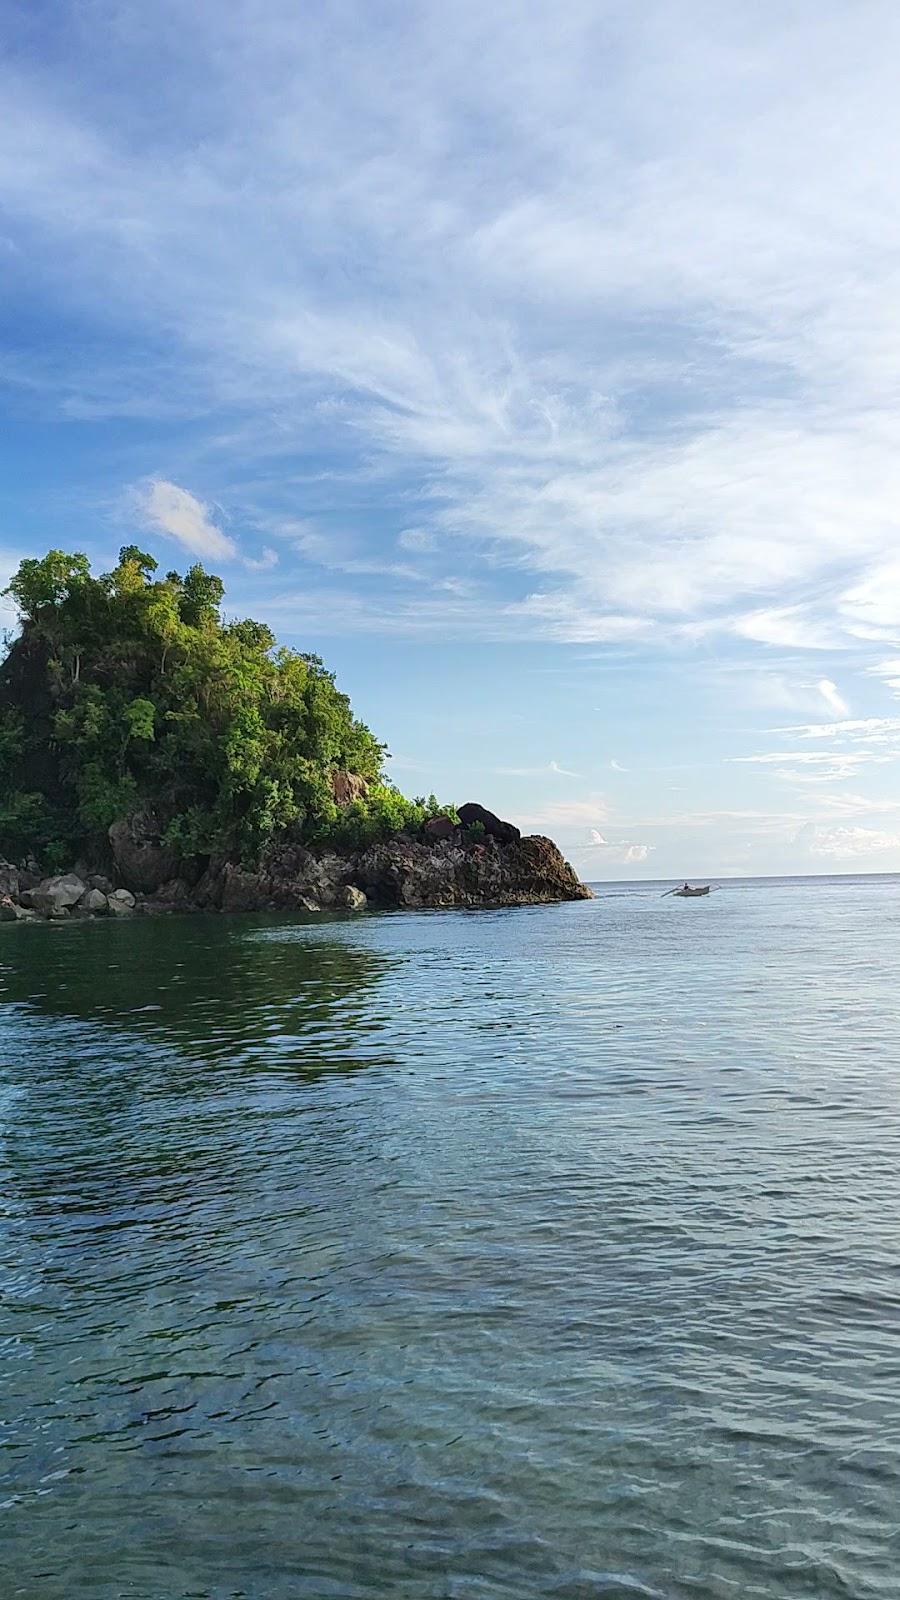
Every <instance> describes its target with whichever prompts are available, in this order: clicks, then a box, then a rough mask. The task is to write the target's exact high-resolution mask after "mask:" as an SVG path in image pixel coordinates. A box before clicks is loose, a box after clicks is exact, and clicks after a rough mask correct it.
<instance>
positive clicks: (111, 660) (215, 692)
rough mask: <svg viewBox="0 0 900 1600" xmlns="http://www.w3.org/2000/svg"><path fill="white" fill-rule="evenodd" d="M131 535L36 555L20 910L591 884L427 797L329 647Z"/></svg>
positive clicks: (491, 895) (24, 917)
mask: <svg viewBox="0 0 900 1600" xmlns="http://www.w3.org/2000/svg"><path fill="white" fill-rule="evenodd" d="M157 572H158V567H157V563H156V561H155V560H154V559H153V557H152V556H151V555H148V554H147V553H146V552H145V551H143V550H141V549H139V548H138V547H137V546H136V545H126V546H125V547H124V548H123V549H122V550H121V551H120V553H119V561H118V564H117V565H116V567H115V568H114V569H113V571H111V572H108V573H103V574H100V575H94V574H93V573H92V571H91V568H90V563H89V562H88V560H87V558H86V557H85V556H84V555H82V554H67V553H66V552H64V551H60V550H51V551H50V552H49V553H48V554H47V555H46V556H44V557H43V558H42V559H37V558H32V559H28V560H25V561H23V562H22V563H21V564H20V566H19V569H18V571H17V572H16V573H15V575H14V577H13V578H12V580H11V582H10V584H9V588H8V589H7V590H6V593H7V595H9V596H10V597H11V598H12V600H13V601H14V603H15V605H16V607H17V610H18V613H19V617H20V623H21V625H20V629H19V631H18V632H17V633H16V634H15V635H14V636H13V637H12V638H11V639H9V640H8V641H7V646H6V650H5V655H4V657H3V660H2V663H0V921H31V920H36V919H38V918H41V917H43V918H51V919H62V918H70V917H85V916H87V917H91V916H124V917H127V916H132V915H134V914H135V913H136V912H144V913H154V912H167V911H260V910H284V911H309V912H313V911H322V910H348V911H359V910H364V909H365V908H366V907H367V906H370V905H371V906H380V907H381V906H384V907H389V906H394V907H403V906H406V907H443V906H464V907H473V908H474V907H481V906H485V907H486V906H513V905H530V904H540V903H546V902H552V901H564V900H582V899H589V898H590V890H589V889H588V888H587V887H586V886H585V885H584V884H583V883H581V882H580V881H579V879H578V877H577V875H576V874H575V872H574V871H573V869H572V868H571V866H570V865H569V864H568V862H566V861H565V860H564V859H563V857H562V855H561V854H560V852H559V850H558V849H557V847H556V845H555V844H554V843H553V842H552V840H550V839H547V838H544V837H541V836H531V837H522V836H521V834H520V832H519V830H518V829H517V828H515V827H514V826H513V825H512V824H511V823H508V822H504V821H502V820H501V819H500V818H499V817H497V816H496V815H495V814H494V813H493V812H492V811H490V810H488V809H486V808H485V807H484V806H481V805H479V804H477V803H475V802H468V803H466V804H464V805H460V806H458V807H457V806H453V805H445V804H441V803H439V802H438V800H437V799H436V798H435V796H434V795H431V796H429V797H427V798H425V797H419V798H416V799H412V800H411V799H408V798H406V797H405V796H404V795H403V794H401V792H400V791H399V790H398V789H397V788H396V787H395V785H394V784H393V783H391V782H390V781H389V779H388V778H387V777H386V776H385V773H384V763H385V760H386V758H387V749H386V746H385V745H384V744H383V743H381V742H380V741H379V740H378V739H377V738H376V737H375V735H374V734H373V733H372V732H371V731H370V729H369V728H368V727H367V726H366V725H365V723H363V722H361V721H360V720H359V718H357V717H356V716H355V715H354V713H353V710H352V707H351V705H350V702H349V700H348V698H347V696H346V695H344V694H342V693H341V691H340V690H339V689H338V687H337V685H336V683H335V680H334V675H333V674H332V673H331V672H329V671H328V670H327V668H326V667H325V665H324V663H323V661H322V660H321V658H320V657H319V656H317V655H313V654H307V653H303V652H300V651H296V650H291V649H287V648H285V647H283V646H279V645H278V643H277V641H276V639H275V636H274V634H273V633H272V632H271V630H270V629H269V628H268V627H267V626H266V625H265V624H264V623H261V622H254V621H251V620H249V619H243V620H224V619H223V616H222V609H221V608H222V601H223V597H224V586H223V584H222V581H221V579H219V578H218V577H216V576H215V575H214V574H212V573H208V572H206V571H205V570H204V568H203V567H202V566H201V565H199V564H196V565H194V566H192V567H191V568H190V570H189V571H188V572H187V573H185V574H183V575H182V574H179V573H177V572H168V573H166V575H165V576H164V577H162V578H160V577H158V576H157Z"/></svg>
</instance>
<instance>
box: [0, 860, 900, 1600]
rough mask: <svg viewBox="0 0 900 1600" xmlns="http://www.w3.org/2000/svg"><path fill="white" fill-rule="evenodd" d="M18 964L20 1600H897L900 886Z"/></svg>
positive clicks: (448, 914) (1, 1096) (83, 951)
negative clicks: (546, 1599) (533, 1599)
mask: <svg viewBox="0 0 900 1600" xmlns="http://www.w3.org/2000/svg"><path fill="white" fill-rule="evenodd" d="M664 887H665V885H661V884H660V885H655V884H616V885H597V886H596V898H595V899H594V900H592V901H589V902H584V903H578V904H572V905H558V906H539V907H529V908H524V909H514V910H498V911H481V912H465V911H444V912H392V913H383V914H372V915H362V916H356V917H351V916H347V915H345V916H340V917H339V916H330V915H324V914H323V915H321V916H318V917H309V916H307V917H305V918H303V919H299V920H298V919H297V918H290V917H252V916H248V917H240V916H235V917H230V918H229V917H218V918H217V917H208V918H206V917H193V918H183V919H178V918H171V919H168V920H165V919H164V920H135V921H133V922H127V923H123V922H122V921H115V922H102V921H98V922H92V923H79V924H69V925H55V924H48V925H43V924H42V925H39V926H19V927H16V926H2V927H0V1596H2V1600H15V1597H23V1600H57V1597H59V1600H62V1597H65V1600H73V1597H90V1600H114V1597H115V1600H118V1597H126V1596H127V1597H129V1600H239V1597H240V1600H374V1597H388V1596H389V1597H392V1600H500V1597H504V1600H530V1597H539V1596H540V1597H544V1596H549V1597H553V1600H594V1597H598V1600H599V1597H603V1600H801V1597H803V1600H813V1597H814V1600H830V1597H834V1600H896V1597H897V1596H898V1595H900V878H897V877H841V878H830V879H829V878H814V879H812V878H811V879H779V880H768V881H760V880H757V881H752V882H751V881H746V882H738V881H729V882H727V883H725V884H723V886H722V888H721V890H720V891H719V892H717V893H716V894H714V895H711V896H710V897H709V898H708V899H706V900H678V899H674V898H663V895H662V891H663V889H664Z"/></svg>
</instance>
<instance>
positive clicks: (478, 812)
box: [457, 800, 522, 844]
mask: <svg viewBox="0 0 900 1600" xmlns="http://www.w3.org/2000/svg"><path fill="white" fill-rule="evenodd" d="M457 816H458V817H459V820H460V822H461V823H462V826H463V827H464V828H473V827H474V828H478V829H482V830H483V831H484V833H486V834H487V837H488V838H489V839H498V840H499V841H500V843H501V844H513V843H515V841H516V839H521V837H522V835H521V834H520V832H519V830H518V828H516V827H514V826H513V824H512V823H511V822H501V820H500V818H499V817H495V816H494V813H493V811H488V809H487V807H486V806H480V805H478V804H476V802H475V801H474V800H468V801H467V802H466V804H465V805H464V806H460V808H459V811H458V812H457Z"/></svg>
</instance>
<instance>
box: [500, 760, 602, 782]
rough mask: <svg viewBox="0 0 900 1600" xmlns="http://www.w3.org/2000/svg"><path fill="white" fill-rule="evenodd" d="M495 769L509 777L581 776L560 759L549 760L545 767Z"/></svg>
mask: <svg viewBox="0 0 900 1600" xmlns="http://www.w3.org/2000/svg"><path fill="white" fill-rule="evenodd" d="M494 771H495V772H496V773H498V774H501V775H502V776H503V777H507V778H546V777H551V778H580V777H581V773H580V772H571V771H570V770H569V768H568V767H561V766H560V764H559V762H558V761H548V762H547V764H546V766H543V767H495V768H494Z"/></svg>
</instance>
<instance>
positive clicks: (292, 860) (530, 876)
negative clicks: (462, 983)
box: [195, 830, 591, 911]
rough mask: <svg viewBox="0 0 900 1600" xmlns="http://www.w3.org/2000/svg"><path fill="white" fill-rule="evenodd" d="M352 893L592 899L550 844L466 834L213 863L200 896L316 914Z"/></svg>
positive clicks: (496, 900) (455, 901)
mask: <svg viewBox="0 0 900 1600" xmlns="http://www.w3.org/2000/svg"><path fill="white" fill-rule="evenodd" d="M348 890H350V891H354V890H355V891H357V892H359V891H361V895H364V896H365V899H366V901H367V902H368V903H369V904H371V905H376V906H408V907H440V906H469V907H477V906H515V905H538V904H541V903H549V902H553V901H557V900H589V899H590V898H591V891H590V890H589V889H588V888H586V886H585V885H584V884H583V883H581V881H580V880H579V879H578V877H577V876H576V874H575V872H574V871H573V869H572V868H571V867H570V865H569V863H568V862H567V861H565V860H564V859H563V857H562V855H561V854H560V852H559V850H558V849H557V848H556V845H555V844H553V842H552V840H550V839H545V838H541V837H539V836H535V837H532V838H525V839H513V840H511V841H510V842H509V843H507V844H502V843H501V842H500V841H499V840H497V839H493V838H486V839H478V840H472V839H469V838H466V837H465V834H464V832H463V831H462V830H457V832H456V834H455V836H454V837H453V838H451V839H438V840H433V841H424V840H418V839H409V838H406V837H404V836H402V835H398V836H397V837H396V838H394V839H389V840H386V841H384V842H383V843H381V844H374V845H370V846H369V847H368V849H366V850H362V851H358V852H336V851H330V850H307V849H304V848H302V847H297V848H286V849H283V850H281V851H280V852H277V853H275V854H274V855H273V857H272V858H271V859H270V860H269V861H268V862H267V864H266V866H265V867H264V869H263V870H262V871H261V872H246V871H243V870H241V869H240V868H238V867H235V866H233V865H231V864H229V863H221V864H218V865H217V864H213V865H212V866H211V867H210V868H209V870H208V872H207V873H206V874H205V876H204V878H203V879H201V881H200V883H199V884H198V885H197V889H196V891H195V896H196V898H197V900H198V901H199V903H200V904H202V905H206V906H209V907H211V908H212V907H217V908H221V909H222V910H248V911H249V910H262V909H266V908H269V907H275V908H284V909H289V908H292V907H296V908H300V909H307V910H313V909H317V908H320V907H329V906H341V905H347V904H349V903H350V901H349V900H348V898H347V892H348ZM360 898H361V897H360Z"/></svg>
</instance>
